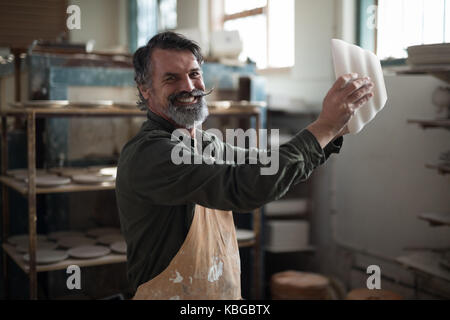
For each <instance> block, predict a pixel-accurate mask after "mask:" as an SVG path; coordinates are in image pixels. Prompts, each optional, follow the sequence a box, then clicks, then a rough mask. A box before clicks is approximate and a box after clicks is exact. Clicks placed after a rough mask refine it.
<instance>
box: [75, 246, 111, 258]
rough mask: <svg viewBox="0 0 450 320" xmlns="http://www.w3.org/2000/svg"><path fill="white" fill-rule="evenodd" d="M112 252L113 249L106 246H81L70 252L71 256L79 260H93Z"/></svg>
mask: <svg viewBox="0 0 450 320" xmlns="http://www.w3.org/2000/svg"><path fill="white" fill-rule="evenodd" d="M110 252H111V249H110V248H108V247H105V246H81V247H75V248H72V249H70V250H69V251H68V253H69V256H71V257H73V258H78V259H93V258H98V257H102V256H105V255H107V254H109V253H110Z"/></svg>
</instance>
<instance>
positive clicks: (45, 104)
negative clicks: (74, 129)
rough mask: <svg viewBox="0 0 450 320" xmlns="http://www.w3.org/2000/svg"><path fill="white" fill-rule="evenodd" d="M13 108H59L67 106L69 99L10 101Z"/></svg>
mask: <svg viewBox="0 0 450 320" xmlns="http://www.w3.org/2000/svg"><path fill="white" fill-rule="evenodd" d="M10 105H11V106H13V107H15V108H36V109H41V108H44V109H61V108H67V106H68V105H69V101H67V100H28V101H25V102H14V103H10Z"/></svg>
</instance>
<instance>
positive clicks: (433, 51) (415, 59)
mask: <svg viewBox="0 0 450 320" xmlns="http://www.w3.org/2000/svg"><path fill="white" fill-rule="evenodd" d="M407 61H408V64H412V65H424V64H450V43H439V44H427V45H419V46H411V47H408V60H407Z"/></svg>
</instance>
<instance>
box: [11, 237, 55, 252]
mask: <svg viewBox="0 0 450 320" xmlns="http://www.w3.org/2000/svg"><path fill="white" fill-rule="evenodd" d="M57 247H58V244H57V243H55V242H53V241H47V240H41V241H37V242H36V250H53V249H56V248H57ZM29 248H30V246H29V244H28V243H20V244H18V245H17V246H16V250H17V251H18V252H20V253H28V251H29Z"/></svg>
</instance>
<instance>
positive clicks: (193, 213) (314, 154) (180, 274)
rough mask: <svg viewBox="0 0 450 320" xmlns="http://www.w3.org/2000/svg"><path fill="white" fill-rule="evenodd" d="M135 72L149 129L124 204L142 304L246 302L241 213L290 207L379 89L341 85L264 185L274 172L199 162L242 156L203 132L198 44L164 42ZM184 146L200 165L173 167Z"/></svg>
mask: <svg viewBox="0 0 450 320" xmlns="http://www.w3.org/2000/svg"><path fill="white" fill-rule="evenodd" d="M133 62H134V67H135V72H136V76H135V80H136V83H137V86H138V89H139V94H140V99H141V101H140V106H141V108H142V109H144V110H147V115H148V119H147V121H146V122H145V123H144V124H143V125H142V128H141V130H140V132H139V133H138V134H137V135H136V136H135V137H134V138H132V139H131V140H130V141H129V142H128V143H127V144H126V145H125V146H124V148H123V150H122V152H121V155H120V159H119V164H118V170H117V181H116V194H117V203H118V208H119V216H120V221H121V228H122V232H123V234H124V237H125V239H126V242H127V258H128V260H127V261H128V262H127V263H128V276H129V279H130V281H131V283H132V285H133V286H134V288H135V289H136V294H135V296H134V298H135V299H241V288H240V259H239V248H238V245H237V240H236V233H235V227H234V224H233V216H232V211H238V212H250V211H251V210H253V209H256V208H258V207H261V206H263V205H264V204H266V203H268V202H271V201H274V200H277V199H279V198H281V197H282V196H283V195H285V194H286V192H287V191H288V190H289V189H290V188H291V187H292V186H294V185H295V184H297V183H299V182H301V181H304V180H306V179H307V178H308V177H309V176H310V175H311V173H312V171H313V170H314V169H315V168H316V167H318V166H319V165H321V164H323V163H324V162H325V161H326V160H327V159H328V157H329V156H330V154H331V153H338V152H339V150H340V147H341V145H342V140H343V138H342V136H343V135H344V134H345V133H346V132H347V131H346V124H347V122H348V121H349V119H350V117H351V116H352V115H353V114H354V112H355V110H356V109H357V108H359V107H360V106H361V105H363V104H365V103H366V102H367V101H368V100H369V99H370V98H371V97H372V96H373V94H372V93H371V91H372V88H373V84H372V83H371V81H370V80H369V79H366V78H358V77H357V75H345V76H343V77H341V78H339V79H338V80H337V81H336V83H335V84H334V85H333V87H332V88H331V89H330V91H329V92H328V94H327V96H326V97H325V99H324V102H323V107H322V112H321V113H320V115H319V117H318V119H317V120H316V121H314V122H313V123H312V124H310V125H309V126H308V127H307V128H306V129H303V130H301V131H299V132H298V134H297V135H296V136H295V137H294V138H293V139H292V140H291V141H289V142H288V143H286V144H283V145H281V146H280V147H279V150H278V153H279V155H278V158H279V159H278V162H279V170H278V171H277V172H276V173H275V174H273V175H261V168H264V167H267V166H269V165H268V164H261V163H256V164H251V165H249V164H244V165H237V164H233V163H223V162H220V163H219V162H217V163H211V162H210V161H209V160H210V159H209V160H208V161H202V160H203V159H202V157H203V155H202V154H199V153H198V152H197V146H196V141H198V140H199V141H201V143H202V144H204V145H203V147H207V146H208V145H209V144H214V149H216V150H224V149H226V150H231V152H238V151H242V149H239V148H235V147H234V146H231V145H229V144H226V143H224V142H222V141H220V139H218V138H217V137H216V136H214V135H212V134H207V133H206V132H203V131H201V130H199V129H197V128H196V125H197V124H201V123H202V122H203V121H204V120H205V119H206V117H207V116H208V108H207V106H206V103H205V101H204V95H206V93H205V85H204V83H203V77H202V71H201V64H202V62H203V58H202V55H201V53H200V48H199V47H198V45H197V44H196V43H194V42H193V41H191V40H189V39H186V38H185V37H183V36H181V35H179V34H176V33H173V32H165V33H161V34H158V35H156V36H155V37H153V38H152V39H151V40H150V41H149V42H148V44H147V45H146V46H144V47H142V48H139V49H138V50H137V51H136V53H135V54H134V58H133ZM177 128H185V129H186V130H187V132H188V134H187V136H189V139H188V140H189V141H190V142H189V143H186V141H187V140H186V139H182V141H181V140H180V139H177V138H174V136H173V135H172V133H173V132H174V130H176V129H177ZM198 137H201V138H202V139H197V138H198ZM180 142H182V143H185V145H184V148H185V150H184V152H186V153H187V154H189V155H190V156H191V157H192V158H194V159H195V160H197V161H193V162H191V163H189V164H186V163H181V164H175V163H174V162H173V161H172V159H171V153H172V150H173V149H174V148H175V147H179V143H180ZM244 151H245V150H244ZM246 156H247V157H250V153H249V152H247V153H246Z"/></svg>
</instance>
